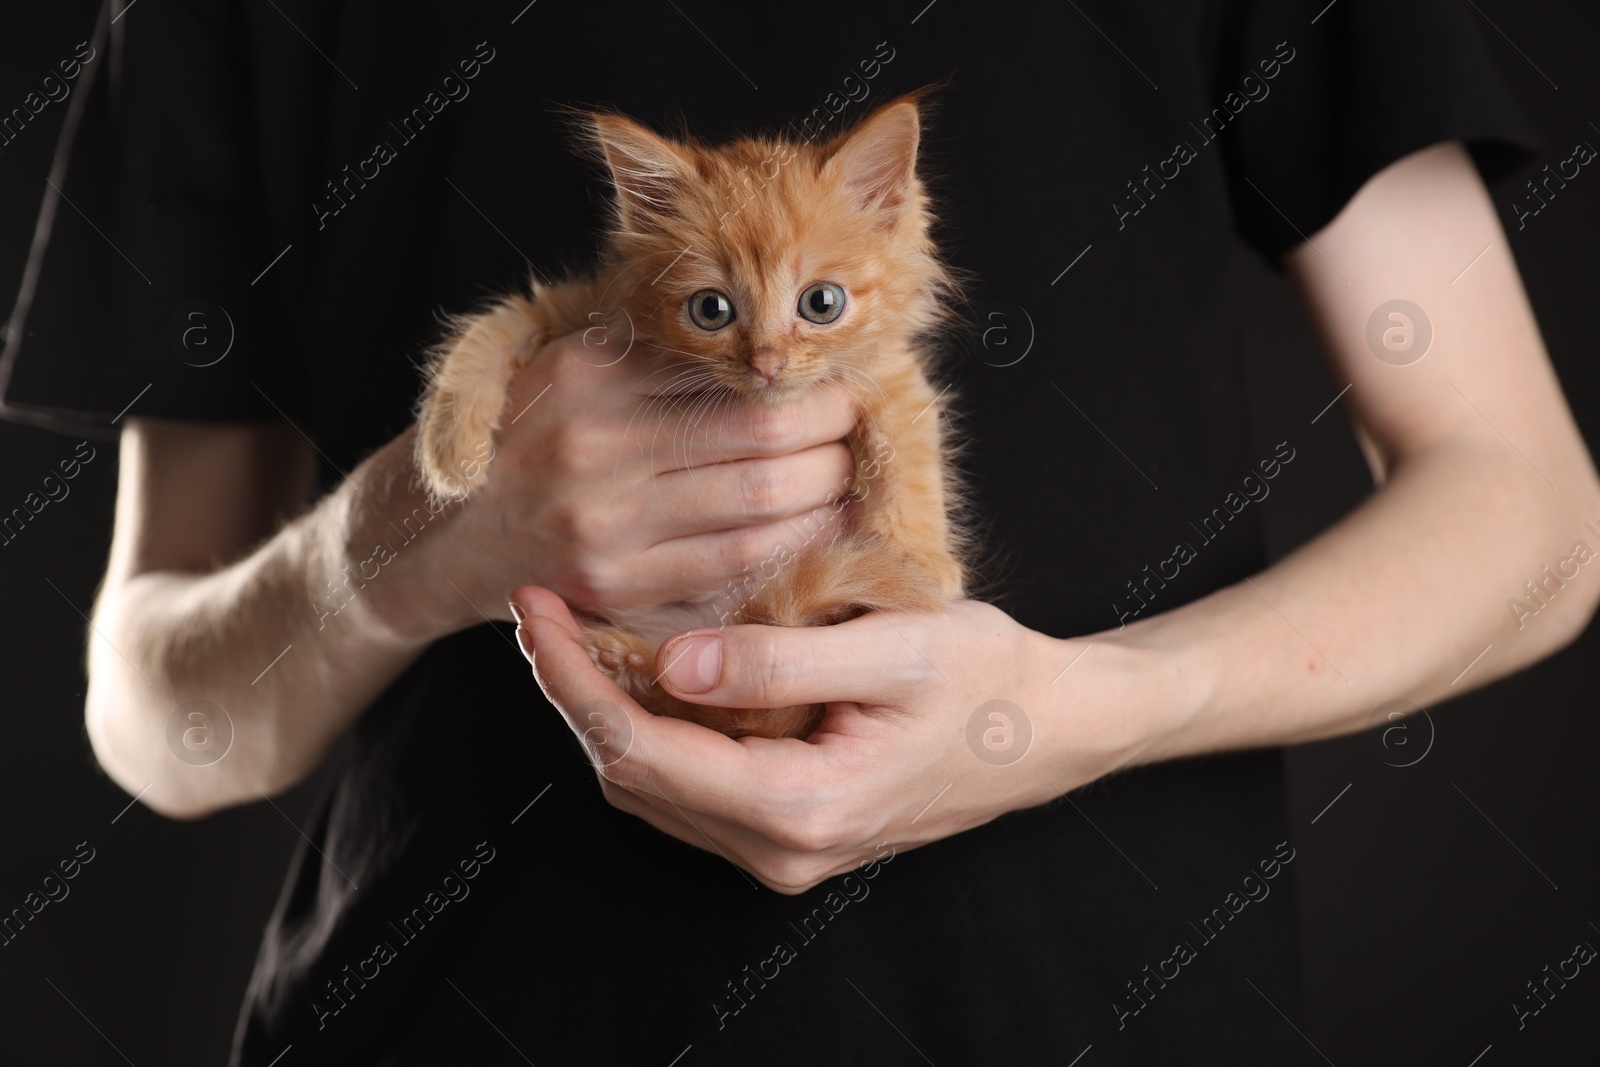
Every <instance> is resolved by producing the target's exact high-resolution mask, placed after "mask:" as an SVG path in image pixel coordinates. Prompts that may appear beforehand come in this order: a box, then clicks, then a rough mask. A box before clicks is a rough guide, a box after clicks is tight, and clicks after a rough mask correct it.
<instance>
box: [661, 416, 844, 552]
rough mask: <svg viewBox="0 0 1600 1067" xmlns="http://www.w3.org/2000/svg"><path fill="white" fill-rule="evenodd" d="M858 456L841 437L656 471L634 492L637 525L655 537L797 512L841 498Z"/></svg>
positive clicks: (666, 537)
mask: <svg viewBox="0 0 1600 1067" xmlns="http://www.w3.org/2000/svg"><path fill="white" fill-rule="evenodd" d="M854 473H855V457H854V456H853V454H852V453H851V451H850V447H849V446H848V445H845V444H843V443H841V442H838V441H832V442H829V443H827V444H822V445H815V446H813V447H811V448H807V449H802V450H801V451H799V452H796V453H794V454H792V455H788V456H779V457H775V458H762V459H742V460H735V461H733V462H732V463H712V464H707V465H706V466H703V467H690V468H688V469H686V470H678V471H668V472H667V473H665V474H660V475H657V476H656V477H655V478H654V479H653V481H652V483H651V488H650V492H648V493H640V494H637V495H636V496H635V501H636V504H637V507H638V518H637V520H636V526H639V527H644V526H646V524H648V529H647V531H646V532H647V533H648V534H650V535H653V537H654V540H655V541H657V542H659V541H666V540H669V539H671V538H674V537H688V536H692V535H695V534H703V533H712V532H715V531H720V530H729V529H735V528H738V527H743V526H756V525H760V524H762V523H771V522H779V521H783V520H787V519H794V518H798V517H799V516H801V515H804V514H806V513H807V512H809V511H811V510H813V509H815V508H819V507H822V506H824V505H825V504H828V503H829V502H831V501H834V500H837V499H840V498H842V497H843V496H844V495H845V493H847V492H848V491H849V489H850V479H851V476H852V475H853V474H854Z"/></svg>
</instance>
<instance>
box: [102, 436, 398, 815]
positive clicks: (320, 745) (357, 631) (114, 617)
mask: <svg viewBox="0 0 1600 1067" xmlns="http://www.w3.org/2000/svg"><path fill="white" fill-rule="evenodd" d="M314 458H315V457H314V454H313V452H312V449H311V446H310V445H309V444H308V443H307V442H306V441H305V440H304V439H303V438H301V437H300V435H299V434H298V433H297V432H296V431H295V430H294V429H293V428H292V427H290V426H287V425H283V424H260V425H239V426H220V427H212V426H196V425H191V424H182V423H161V422H152V421H147V420H131V421H130V423H129V426H128V428H127V429H126V430H125V431H124V433H123V435H122V458H121V469H120V473H119V480H118V494H117V513H116V529H115V533H114V535H113V539H112V547H111V560H110V564H109V566H108V568H107V571H106V578H105V582H104V585H103V586H102V590H101V594H100V597H99V599H98V600H97V601H96V603H95V609H94V617H93V624H94V629H93V631H92V632H91V634H90V642H91V643H90V649H89V690H88V697H87V705H86V714H87V722H88V730H89V737H90V740H91V742H92V743H93V745H94V750H95V753H96V755H97V756H98V757H99V759H100V762H101V765H102V766H103V767H104V768H105V770H106V772H107V773H108V774H110V775H111V777H112V778H113V779H115V780H116V781H117V783H118V784H120V785H121V786H122V787H123V788H124V789H127V790H128V791H129V792H130V793H135V794H138V793H140V792H141V791H142V790H145V789H146V787H147V786H148V791H147V792H144V794H143V799H144V802H145V803H146V804H148V805H150V806H151V807H152V808H154V809H156V810H157V811H160V812H163V813H164V814H168V815H178V816H185V815H187V816H193V815H200V814H204V813H206V812H208V811H211V810H214V809H215V808H218V807H222V806H225V805H227V804H231V803H238V802H240V801H245V800H251V799H255V798H256V796H257V793H256V790H257V789H259V790H261V791H262V792H263V793H267V794H271V793H274V792H278V791H281V790H283V789H285V788H287V787H289V786H291V785H293V784H294V783H295V782H297V781H299V780H300V779H301V778H303V777H304V776H305V775H306V774H308V773H309V772H310V770H311V769H312V768H313V767H315V765H316V763H317V761H318V760H319V759H320V758H321V757H322V756H323V755H324V754H325V753H326V751H327V750H328V748H329V747H330V746H331V745H332V743H333V742H334V741H335V740H336V739H337V738H338V737H339V735H340V734H341V733H342V732H343V731H344V730H345V729H346V728H348V727H349V725H350V724H351V723H352V722H353V721H354V719H355V717H356V716H357V715H358V714H359V713H360V712H361V710H362V709H363V708H365V707H366V706H367V704H368V703H370V702H371V700H372V699H373V698H374V697H375V696H376V695H377V694H378V693H379V692H380V691H381V690H382V689H383V687H384V686H386V685H387V684H388V683H389V682H391V681H392V680H393V679H394V678H395V677H396V676H398V675H399V673H400V672H401V671H403V670H404V669H405V667H406V666H407V664H409V663H410V662H411V661H412V659H414V658H415V657H416V655H417V654H418V653H419V652H420V650H421V648H422V647H424V646H423V643H422V642H421V641H420V640H419V639H418V638H416V637H415V636H406V635H402V634H401V633H399V632H397V631H396V630H394V629H393V628H392V627H391V626H390V625H388V624H387V622H386V620H385V618H384V616H383V615H382V614H381V613H380V612H377V611H374V610H373V607H374V604H375V603H377V601H375V599H374V598H371V597H363V596H360V595H356V596H354V597H351V598H350V599H349V600H348V601H347V602H346V603H347V604H348V606H347V607H345V608H344V609H343V610H340V611H338V613H337V614H336V615H333V614H323V613H324V612H328V611H329V609H332V608H338V607H339V605H340V601H339V600H337V599H334V597H333V595H332V594H330V593H329V592H328V589H329V588H330V583H332V586H333V587H334V588H338V589H340V590H345V589H347V588H348V587H347V586H346V584H345V575H344V574H343V573H342V569H343V566H344V564H345V563H346V562H347V561H348V560H361V559H364V558H365V557H366V556H367V554H368V553H366V552H360V551H357V549H358V548H359V547H360V546H364V545H370V544H372V543H374V542H375V541H376V540H388V541H393V540H395V536H394V535H393V534H392V533H389V532H387V531H385V530H383V529H382V527H383V526H384V524H385V523H386V522H387V521H389V516H391V515H392V516H393V518H395V519H397V520H398V519H400V518H402V517H404V516H407V515H409V514H410V512H411V510H412V508H413V507H417V506H421V507H423V508H424V512H423V513H424V514H426V510H425V508H426V505H425V503H424V502H423V501H422V500H421V499H420V498H419V497H416V498H414V497H413V496H412V494H411V493H410V492H408V490H407V481H408V479H407V478H406V477H405V472H406V469H407V467H406V464H407V457H406V452H405V448H404V445H403V441H402V442H397V443H396V444H394V445H391V446H390V447H389V448H386V449H384V450H383V451H381V452H379V453H378V454H377V455H375V456H373V457H372V458H371V459H369V460H368V461H367V462H366V463H364V464H362V465H361V466H360V467H359V468H357V469H356V470H355V471H353V472H352V473H351V476H350V480H349V481H348V482H346V483H344V484H342V485H341V486H340V487H339V488H338V489H336V490H335V491H333V492H332V493H330V494H329V495H328V496H327V497H325V498H324V499H323V500H322V501H321V502H320V503H318V504H317V506H316V507H315V508H313V509H311V510H309V511H305V510H304V509H305V505H306V501H307V500H308V498H309V494H310V492H311V488H312V476H313V469H314V468H313V465H312V464H313V460H314ZM301 512H304V513H303V514H299V517H298V518H296V519H294V521H292V522H290V523H289V524H288V525H286V526H284V527H283V528H282V529H281V530H277V531H276V533H275V527H277V526H278V525H279V523H280V522H281V520H282V519H283V518H285V517H287V516H290V515H295V514H297V513H301ZM274 534H275V535H274ZM258 546H259V547H258ZM346 595H347V596H348V593H346ZM286 649H287V650H288V651H287V652H286V651H285V650H286ZM280 653H281V654H282V658H281V659H278V660H277V662H276V663H274V662H273V661H274V660H275V659H277V657H278V656H279V655H280ZM269 664H271V669H270V670H268V669H266V668H267V667H268V665H269ZM263 671H265V673H262V672H263ZM191 700H209V701H212V702H214V703H215V704H217V705H218V706H220V707H221V708H222V710H223V711H224V712H225V713H226V715H227V717H228V720H229V721H231V723H232V726H233V729H234V731H235V734H234V738H233V742H232V747H231V748H230V749H229V750H228V752H227V754H226V756H224V757H223V759H222V760H221V761H219V762H217V763H212V764H209V765H195V764H191V763H186V762H184V761H182V760H180V759H178V758H176V757H175V755H174V754H173V753H172V752H171V751H169V749H168V747H167V746H168V729H167V727H168V719H169V717H170V716H171V715H172V713H173V712H174V710H175V709H177V708H178V707H179V705H181V704H184V703H186V702H188V701H191Z"/></svg>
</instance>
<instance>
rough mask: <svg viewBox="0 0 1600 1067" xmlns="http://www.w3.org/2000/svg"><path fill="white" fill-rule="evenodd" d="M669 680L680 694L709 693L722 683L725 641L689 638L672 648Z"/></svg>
mask: <svg viewBox="0 0 1600 1067" xmlns="http://www.w3.org/2000/svg"><path fill="white" fill-rule="evenodd" d="M671 652H672V658H671V659H669V660H668V661H667V670H666V680H667V682H668V683H669V684H670V685H671V686H672V688H674V689H676V690H677V691H678V692H680V693H706V692H709V691H710V690H712V689H714V688H715V687H716V684H717V682H719V681H721V680H722V638H720V637H716V636H714V635H703V636H700V637H686V638H684V639H683V640H681V641H679V642H678V643H677V644H676V645H674V646H673V647H672V649H671Z"/></svg>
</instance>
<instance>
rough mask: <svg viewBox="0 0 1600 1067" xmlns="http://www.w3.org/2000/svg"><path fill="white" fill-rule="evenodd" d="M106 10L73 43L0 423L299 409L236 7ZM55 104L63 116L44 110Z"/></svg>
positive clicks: (221, 416)
mask: <svg viewBox="0 0 1600 1067" xmlns="http://www.w3.org/2000/svg"><path fill="white" fill-rule="evenodd" d="M113 2H114V0H110V2H108V5H107V7H106V8H105V9H103V10H102V11H101V12H100V16H99V19H98V21H97V23H96V29H95V32H94V35H93V36H92V37H91V38H90V39H89V40H88V41H85V42H84V43H83V44H81V45H80V46H79V47H78V50H77V52H76V54H75V59H74V63H75V65H76V66H77V68H78V69H77V70H76V72H75V74H74V76H72V77H70V78H69V77H67V74H68V72H69V70H71V68H70V67H67V66H63V68H62V70H61V71H60V72H59V73H60V75H61V76H60V78H59V79H58V82H59V84H60V85H62V86H65V91H66V92H67V93H68V96H67V98H66V100H65V101H64V102H65V105H66V106H67V108H68V111H67V117H66V119H65V123H64V126H63V131H62V134H61V140H60V143H59V144H58V146H57V152H56V156H55V159H54V162H53V164H52V167H51V172H50V175H49V182H48V184H47V186H46V187H45V190H44V198H43V203H42V206H41V208H40V214H39V219H38V223H37V225H36V228H35V234H34V240H33V245H32V248H31V250H30V254H29V260H28V264H27V266H26V269H25V271H24V276H23V283H22V287H21V291H20V293H19V294H18V298H17V302H16V306H15V309H14V311H13V312H12V315H11V318H10V320H9V325H8V328H7V331H6V339H5V351H4V354H3V356H0V415H4V416H6V417H8V418H12V419H16V420H19V421H28V422H34V423H38V424H42V425H45V426H49V427H54V428H59V429H63V430H72V431H74V432H90V433H93V432H95V431H96V430H100V431H102V432H114V431H115V430H116V428H117V426H118V425H119V424H120V420H121V418H122V416H123V415H124V414H126V413H128V412H132V413H133V414H135V415H138V416H144V417H151V418H165V419H178V420H185V421H200V422H235V421H253V420H264V419H272V418H279V417H282V416H284V415H288V414H290V413H292V412H293V411H295V410H297V409H299V408H301V407H302V406H303V404H302V401H301V392H302V384H301V383H302V377H303V376H302V375H300V374H299V373H298V368H297V361H296V358H295V353H296V347H295V345H294V344H293V341H292V331H291V330H290V329H288V326H287V323H286V322H285V315H284V311H283V305H282V301H281V300H280V299H279V298H278V291H277V290H276V288H275V286H274V284H273V280H272V277H271V272H270V269H268V268H269V265H270V263H271V261H272V260H273V257H274V255H275V254H277V253H278V252H279V251H280V249H278V248H274V247H272V242H270V241H269V240H268V239H267V238H266V233H265V231H266V229H267V227H266V225H265V219H266V218H267V213H266V211H265V208H264V206H263V200H264V197H263V195H262V191H261V190H260V189H259V188H258V186H257V181H258V179H257V175H258V174H259V168H258V167H257V165H256V160H255V158H254V152H255V149H254V138H253V135H252V128H253V127H252V113H251V102H250V89H249V83H248V81H247V76H246V74H245V71H246V69H247V63H246V62H245V61H244V60H243V59H242V58H241V57H242V56H244V55H245V49H244V48H243V47H241V45H240V42H239V41H238V40H237V39H236V32H237V28H236V26H235V25H234V24H233V22H232V21H231V17H232V16H231V14H230V13H231V12H232V6H231V5H226V4H206V5H201V4H198V3H185V2H181V0H178V2H173V3H164V4H156V5H152V6H150V7H143V6H141V7H139V8H137V9H133V8H131V6H121V7H120V10H121V11H122V12H123V14H124V15H125V17H122V16H119V17H118V21H117V23H116V24H112V22H111V18H112V14H111V10H112V9H111V6H110V3H113ZM55 106H60V105H55Z"/></svg>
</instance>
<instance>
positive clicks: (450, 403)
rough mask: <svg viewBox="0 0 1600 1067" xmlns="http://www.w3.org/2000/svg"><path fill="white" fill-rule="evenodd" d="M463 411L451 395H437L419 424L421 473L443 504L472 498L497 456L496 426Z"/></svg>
mask: <svg viewBox="0 0 1600 1067" xmlns="http://www.w3.org/2000/svg"><path fill="white" fill-rule="evenodd" d="M462 407H463V405H461V404H460V403H459V401H457V400H456V399H455V398H453V397H451V396H449V395H447V394H435V395H433V396H430V397H429V398H428V402H427V404H426V405H425V406H424V407H423V409H422V415H421V416H420V417H419V418H418V420H417V451H416V462H417V470H418V471H419V472H421V474H422V482H423V485H424V486H425V487H426V488H427V490H428V492H430V493H432V494H433V495H434V496H436V497H438V498H439V499H441V500H464V499H465V498H467V497H469V496H471V495H472V493H473V492H474V491H476V490H477V489H478V488H479V487H480V486H481V485H482V484H483V482H484V479H485V478H486V477H487V476H488V466H489V459H490V458H491V457H492V456H493V455H494V445H493V441H494V433H495V427H494V425H493V424H492V423H490V422H488V421H487V420H484V419H482V418H473V417H471V415H470V413H469V412H465V411H463V410H462Z"/></svg>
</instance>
